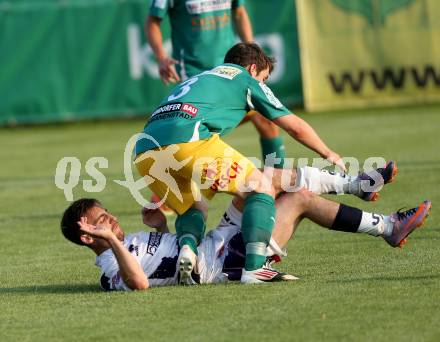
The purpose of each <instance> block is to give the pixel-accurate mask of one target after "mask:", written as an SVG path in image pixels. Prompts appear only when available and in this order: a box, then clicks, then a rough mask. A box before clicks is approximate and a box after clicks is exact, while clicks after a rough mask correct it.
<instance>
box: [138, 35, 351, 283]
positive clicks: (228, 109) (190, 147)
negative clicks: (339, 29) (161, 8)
mask: <svg viewBox="0 0 440 342" xmlns="http://www.w3.org/2000/svg"><path fill="white" fill-rule="evenodd" d="M272 63H273V60H272V59H271V58H269V57H268V56H266V54H265V53H264V51H263V50H262V49H261V48H260V47H259V46H258V45H256V44H252V43H250V44H245V43H239V44H237V45H235V46H234V47H232V48H231V49H230V50H229V51H228V53H227V54H226V56H225V63H224V64H222V65H220V66H217V67H216V68H214V69H212V70H209V71H206V72H204V73H202V74H199V75H197V76H194V77H192V78H190V79H188V80H187V81H185V82H183V83H182V84H180V85H179V86H178V87H176V88H175V89H174V90H173V91H172V93H171V94H170V95H169V96H168V97H167V98H165V100H163V101H162V103H161V104H160V106H159V107H158V108H157V109H156V110H155V111H154V112H153V114H152V115H151V117H150V119H149V121H148V123H147V124H146V126H145V128H144V137H145V136H147V137H149V139H144V138H141V139H139V140H138V142H137V144H136V150H135V154H136V156H137V157H136V160H135V163H136V166H137V168H138V170H139V173H140V174H141V175H142V176H143V177H145V179H146V180H148V183H149V187H150V189H151V190H152V191H153V192H154V193H155V194H157V195H158V196H159V197H160V198H162V199H164V200H165V203H166V204H167V205H168V206H169V207H171V208H172V209H174V210H175V211H176V212H177V213H178V217H177V219H176V232H177V238H178V241H179V246H180V247H181V249H180V254H179V265H180V266H179V267H180V272H181V275H180V280H181V282H182V283H186V282H188V283H191V282H192V279H191V272H192V269H193V267H194V266H195V264H196V254H197V245H198V244H199V243H200V241H201V239H202V237H203V235H204V231H205V213H206V205H204V203H203V202H202V201H201V199H200V198H199V197H198V196H196V195H195V194H194V190H195V189H196V193H200V192H197V188H199V189H202V190H201V193H202V194H203V196H204V197H205V198H207V199H211V198H212V197H213V196H214V195H215V193H216V192H227V193H230V194H235V195H238V196H240V197H241V198H243V199H245V206H244V210H243V222H242V232H243V240H244V242H245V245H246V264H245V267H244V271H243V276H242V281H243V282H252V281H253V279H254V278H255V279H256V277H257V276H256V274H257V273H258V272H259V269H260V268H261V267H263V265H264V263H265V260H266V252H265V251H266V247H267V245H268V243H269V239H270V236H271V233H272V229H273V225H274V218H275V201H274V195H275V192H274V189H273V187H272V185H271V181H270V180H268V179H267V177H266V176H264V174H263V173H262V172H261V171H259V170H258V169H257V168H256V167H255V166H254V165H253V164H252V162H251V161H250V160H248V159H247V158H245V157H244V156H242V155H241V154H240V153H239V152H238V151H236V150H234V149H233V148H232V147H230V146H229V145H227V144H226V143H225V142H223V141H222V140H221V138H220V136H223V135H225V134H227V133H229V132H230V131H231V130H233V129H234V128H235V127H236V126H237V125H238V124H239V123H240V121H241V120H242V119H243V117H244V116H245V115H246V112H248V111H249V110H250V109H254V108H255V109H256V110H258V112H260V113H261V114H262V115H264V116H265V117H266V118H268V119H270V120H272V121H273V122H275V123H276V124H277V125H278V126H280V127H281V128H283V129H284V130H285V131H286V132H287V133H288V134H289V135H291V136H292V137H293V138H294V139H296V140H297V141H299V142H300V143H302V144H303V145H305V146H306V147H308V148H310V149H311V150H313V151H315V152H316V153H318V154H319V155H320V156H321V157H323V158H325V159H327V160H329V161H330V162H332V163H334V164H337V165H338V166H340V167H341V168H342V169H343V170H345V166H344V163H343V161H342V159H341V157H340V156H339V155H338V154H337V153H335V152H333V151H332V150H331V149H330V148H329V147H327V145H326V144H325V143H324V142H323V141H322V140H321V138H320V137H319V136H318V135H317V133H316V132H315V131H314V130H313V128H312V127H311V126H310V125H308V124H307V123H306V122H305V121H304V120H302V119H300V118H299V117H297V116H295V115H293V114H292V113H291V112H290V111H289V110H288V109H287V108H286V107H284V106H283V105H282V104H281V102H280V101H279V100H278V99H277V98H276V97H275V95H274V94H273V93H272V91H271V90H270V89H269V88H268V87H267V86H266V85H265V84H264V81H265V80H266V79H267V78H268V76H269V73H270V72H271V70H272V68H273V64H272ZM171 154H173V158H174V161H175V163H174V164H175V165H180V166H181V167H178V168H176V169H173V168H169V167H168V166H169V165H170V155H171ZM207 160H210V162H207ZM160 168H162V170H163V172H162V173H160V172H158V170H160ZM196 174H197V175H196ZM195 175H196V177H197V178H198V180H195V179H194V176H195ZM161 176H163V177H161ZM170 176H171V177H172V178H173V179H174V180H175V181H176V183H177V185H178V188H174V189H171V191H170V184H169V183H168V184H167V182H166V179H169V178H170ZM209 181H212V182H213V184H212V186H211V187H210V188H208V189H206V188H205V189H203V185H205V184H206V183H207V182H209ZM197 183H198V184H197ZM250 184H252V185H253V186H250ZM250 188H251V189H250Z"/></svg>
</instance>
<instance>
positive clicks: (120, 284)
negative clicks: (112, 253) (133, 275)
mask: <svg viewBox="0 0 440 342" xmlns="http://www.w3.org/2000/svg"><path fill="white" fill-rule="evenodd" d="M106 261H107V262H106V263H105V265H104V266H103V267H102V268H101V271H102V274H101V280H100V283H101V287H102V289H104V290H106V291H131V289H130V288H129V287H128V286H127V285H126V284H125V283H124V281H123V280H122V278H121V275H120V274H119V265H118V262H117V260H116V258H115V257H113V258H109V259H108V260H106Z"/></svg>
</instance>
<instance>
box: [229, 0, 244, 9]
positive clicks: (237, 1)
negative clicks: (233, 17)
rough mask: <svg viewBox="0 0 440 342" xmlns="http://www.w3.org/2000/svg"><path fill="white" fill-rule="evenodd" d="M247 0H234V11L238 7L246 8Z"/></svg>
mask: <svg viewBox="0 0 440 342" xmlns="http://www.w3.org/2000/svg"><path fill="white" fill-rule="evenodd" d="M244 3H245V0H233V1H232V9H236V8H238V7H241V6H244Z"/></svg>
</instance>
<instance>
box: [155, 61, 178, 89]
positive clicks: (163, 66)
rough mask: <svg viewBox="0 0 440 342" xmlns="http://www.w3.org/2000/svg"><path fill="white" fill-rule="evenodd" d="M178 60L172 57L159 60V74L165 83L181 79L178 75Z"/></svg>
mask: <svg viewBox="0 0 440 342" xmlns="http://www.w3.org/2000/svg"><path fill="white" fill-rule="evenodd" d="M177 63H178V62H177V61H176V60H175V59H173V58H170V57H165V58H162V59H161V60H159V75H160V79H161V80H162V82H163V83H165V84H168V83H176V82H179V81H180V77H179V75H177V72H176V67H175V64H177Z"/></svg>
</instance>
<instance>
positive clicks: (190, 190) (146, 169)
mask: <svg viewBox="0 0 440 342" xmlns="http://www.w3.org/2000/svg"><path fill="white" fill-rule="evenodd" d="M134 162H135V164H136V167H137V169H138V171H139V174H140V175H141V176H143V177H144V178H145V180H146V181H147V184H148V187H149V188H150V189H151V191H153V192H154V193H155V194H156V195H158V196H159V197H160V198H161V199H165V204H166V205H167V206H169V207H170V208H172V209H174V210H175V211H176V212H177V213H179V214H183V213H184V212H185V211H187V210H188V209H189V208H190V207H191V206H192V205H193V204H194V202H196V201H200V200H201V199H202V197H204V198H206V199H208V200H210V199H212V198H213V197H214V195H215V194H216V193H217V192H226V193H232V194H235V193H237V192H239V191H243V190H244V187H245V184H246V180H247V178H248V176H249V175H250V174H251V173H252V172H253V170H255V169H256V167H255V166H254V164H252V162H251V161H250V160H249V159H247V158H246V157H244V156H243V155H242V154H241V153H239V152H238V151H236V150H235V149H233V148H232V147H231V146H229V145H228V144H226V143H225V142H224V141H223V140H221V139H220V137H219V135H218V134H214V135H213V136H212V137H211V138H209V139H208V140H201V141H195V142H189V143H182V144H173V145H168V146H162V147H161V148H156V149H154V150H150V151H146V152H143V153H140V154H138V155H137V156H136V159H135V161H134Z"/></svg>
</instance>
